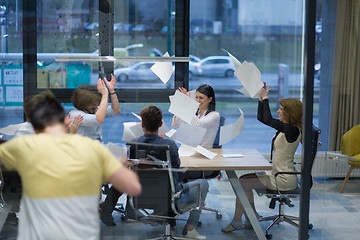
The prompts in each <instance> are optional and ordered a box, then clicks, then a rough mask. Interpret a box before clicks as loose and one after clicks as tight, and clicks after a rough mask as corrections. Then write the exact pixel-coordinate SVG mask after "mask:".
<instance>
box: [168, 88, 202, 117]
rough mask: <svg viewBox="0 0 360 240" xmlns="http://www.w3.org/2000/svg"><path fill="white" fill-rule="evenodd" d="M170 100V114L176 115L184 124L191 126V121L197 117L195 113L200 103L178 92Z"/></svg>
mask: <svg viewBox="0 0 360 240" xmlns="http://www.w3.org/2000/svg"><path fill="white" fill-rule="evenodd" d="M170 99H171V104H170V107H169V112H171V113H172V114H174V115H176V116H177V117H179V118H180V119H181V120H183V121H184V122H186V123H188V124H191V120H192V119H193V117H194V116H195V113H196V111H197V109H198V107H199V103H198V102H197V101H195V100H194V99H192V98H191V97H189V96H186V95H185V94H183V93H182V92H180V91H177V90H176V92H175V95H174V96H173V97H172V98H170Z"/></svg>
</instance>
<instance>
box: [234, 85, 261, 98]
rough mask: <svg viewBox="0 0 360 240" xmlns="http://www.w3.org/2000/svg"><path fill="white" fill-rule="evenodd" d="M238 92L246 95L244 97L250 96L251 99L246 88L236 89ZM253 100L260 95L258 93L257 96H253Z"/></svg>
mask: <svg viewBox="0 0 360 240" xmlns="http://www.w3.org/2000/svg"><path fill="white" fill-rule="evenodd" d="M236 91H238V92H241V93H242V94H244V95H246V96H248V97H251V96H250V93H248V91H246V89H245V88H244V87H243V88H241V89H236ZM251 98H259V94H258V93H256V94H255V96H253V97H251Z"/></svg>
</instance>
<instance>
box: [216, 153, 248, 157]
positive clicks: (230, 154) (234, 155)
mask: <svg viewBox="0 0 360 240" xmlns="http://www.w3.org/2000/svg"><path fill="white" fill-rule="evenodd" d="M221 155H222V156H223V157H224V158H242V157H244V155H243V154H241V153H224V154H221Z"/></svg>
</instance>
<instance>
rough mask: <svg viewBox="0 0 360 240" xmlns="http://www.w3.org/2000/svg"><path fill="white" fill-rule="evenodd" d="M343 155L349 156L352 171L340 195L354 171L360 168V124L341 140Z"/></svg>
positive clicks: (345, 180)
mask: <svg viewBox="0 0 360 240" xmlns="http://www.w3.org/2000/svg"><path fill="white" fill-rule="evenodd" d="M341 153H342V154H345V155H346V156H348V158H349V160H348V163H349V165H350V169H349V171H348V172H347V174H346V177H345V179H344V183H343V185H342V186H341V189H340V193H343V192H344V189H345V186H346V184H347V182H348V181H349V178H350V175H351V172H352V171H353V170H354V169H357V168H360V124H359V125H356V126H355V127H352V128H351V129H350V130H349V131H347V132H346V133H345V134H344V135H343V137H342V140H341Z"/></svg>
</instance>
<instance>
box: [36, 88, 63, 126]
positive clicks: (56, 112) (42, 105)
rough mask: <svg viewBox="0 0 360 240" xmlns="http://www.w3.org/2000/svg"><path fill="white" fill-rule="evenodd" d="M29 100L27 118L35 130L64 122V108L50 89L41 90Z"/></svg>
mask: <svg viewBox="0 0 360 240" xmlns="http://www.w3.org/2000/svg"><path fill="white" fill-rule="evenodd" d="M31 100H32V106H31V109H30V112H29V119H30V122H31V124H32V125H33V127H34V129H35V130H37V131H39V132H43V131H44V129H45V128H46V127H48V126H52V125H55V124H58V123H64V119H65V110H64V108H63V106H61V104H60V103H59V102H58V101H57V100H56V98H55V96H54V94H53V93H52V92H51V91H49V90H47V91H44V92H41V93H40V94H38V95H35V96H34V97H33V98H32V99H31Z"/></svg>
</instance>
